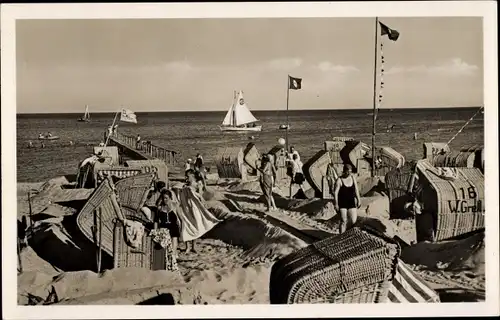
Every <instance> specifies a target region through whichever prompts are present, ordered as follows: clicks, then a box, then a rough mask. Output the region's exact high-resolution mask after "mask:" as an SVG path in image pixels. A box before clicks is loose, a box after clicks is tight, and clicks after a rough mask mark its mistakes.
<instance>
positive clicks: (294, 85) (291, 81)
mask: <svg viewBox="0 0 500 320" xmlns="http://www.w3.org/2000/svg"><path fill="white" fill-rule="evenodd" d="M288 88H289V89H292V90H299V89H302V79H300V78H294V77H290V76H288Z"/></svg>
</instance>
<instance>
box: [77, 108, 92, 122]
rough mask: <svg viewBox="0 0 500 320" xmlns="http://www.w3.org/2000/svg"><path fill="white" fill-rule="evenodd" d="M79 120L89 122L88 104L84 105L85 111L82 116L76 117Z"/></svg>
mask: <svg viewBox="0 0 500 320" xmlns="http://www.w3.org/2000/svg"><path fill="white" fill-rule="evenodd" d="M78 121H79V122H90V112H89V106H88V105H87V106H85V113H84V114H83V117H81V118H80V119H78Z"/></svg>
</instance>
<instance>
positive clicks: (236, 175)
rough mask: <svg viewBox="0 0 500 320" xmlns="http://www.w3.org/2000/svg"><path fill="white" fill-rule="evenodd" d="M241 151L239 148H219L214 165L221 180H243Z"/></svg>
mask: <svg viewBox="0 0 500 320" xmlns="http://www.w3.org/2000/svg"><path fill="white" fill-rule="evenodd" d="M243 158H244V156H243V149H242V148H240V147H223V148H219V151H218V152H217V157H216V158H215V163H216V166H217V173H218V175H219V178H221V179H245V178H246V175H245V174H246V172H245V170H244V167H245V164H244V159H243Z"/></svg>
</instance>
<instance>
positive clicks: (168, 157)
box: [105, 132, 179, 166]
mask: <svg viewBox="0 0 500 320" xmlns="http://www.w3.org/2000/svg"><path fill="white" fill-rule="evenodd" d="M105 134H107V133H105ZM109 141H110V142H112V143H113V144H115V145H118V146H120V147H123V148H127V149H129V150H131V151H133V152H135V153H137V154H140V155H142V156H143V157H144V158H146V159H160V160H163V161H164V162H165V163H166V164H167V165H169V166H176V165H177V164H178V161H177V158H178V155H179V153H178V152H177V151H173V150H169V149H166V148H163V147H159V146H156V145H154V144H152V143H151V141H142V140H141V142H140V143H137V138H136V137H133V136H127V135H124V134H122V133H118V132H114V133H112V134H111V136H110V137H109Z"/></svg>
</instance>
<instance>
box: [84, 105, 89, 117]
mask: <svg viewBox="0 0 500 320" xmlns="http://www.w3.org/2000/svg"><path fill="white" fill-rule="evenodd" d="M83 119H90V113H89V106H85V113H84V115H83Z"/></svg>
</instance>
